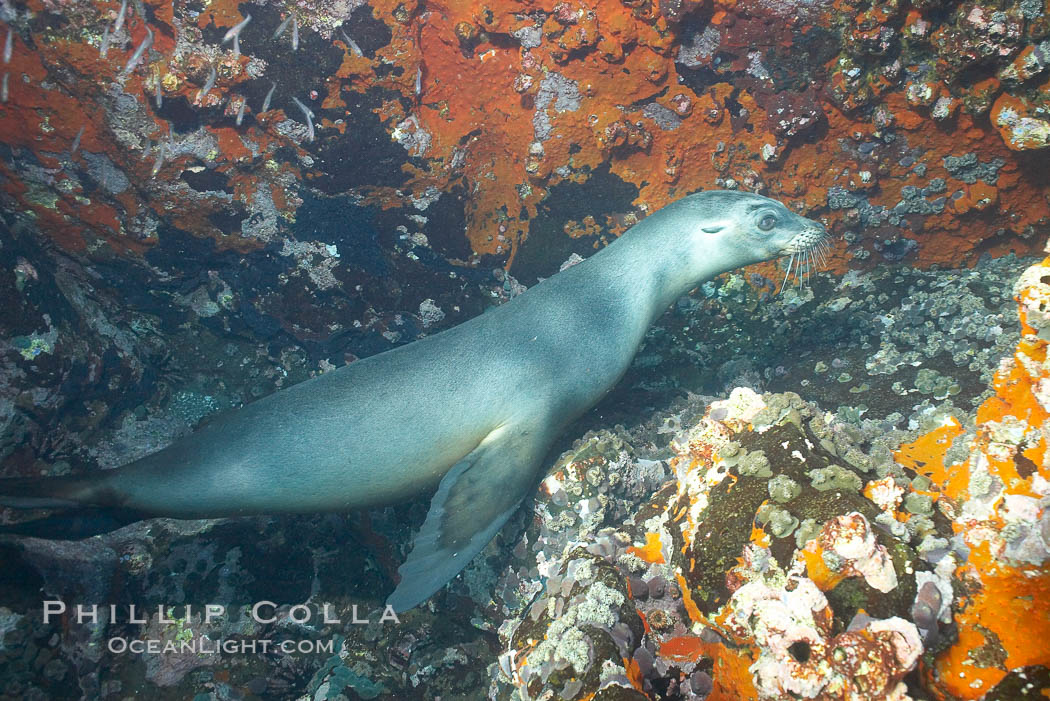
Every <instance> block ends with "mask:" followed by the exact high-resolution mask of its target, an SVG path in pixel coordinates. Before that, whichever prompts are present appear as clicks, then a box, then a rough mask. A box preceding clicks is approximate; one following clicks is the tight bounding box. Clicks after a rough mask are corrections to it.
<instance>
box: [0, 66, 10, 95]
mask: <svg viewBox="0 0 1050 701" xmlns="http://www.w3.org/2000/svg"><path fill="white" fill-rule="evenodd" d="M9 75H10V74H9V73H7V72H4V77H3V79H2V80H0V102H7V79H8V77H9Z"/></svg>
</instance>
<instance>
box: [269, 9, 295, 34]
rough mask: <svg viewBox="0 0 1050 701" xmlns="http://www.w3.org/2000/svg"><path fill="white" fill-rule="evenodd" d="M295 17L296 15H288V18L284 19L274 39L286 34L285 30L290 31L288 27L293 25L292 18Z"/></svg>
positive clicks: (278, 26)
mask: <svg viewBox="0 0 1050 701" xmlns="http://www.w3.org/2000/svg"><path fill="white" fill-rule="evenodd" d="M294 16H295V15H288V16H287V17H285V18H284V21H283V22H281V23H280V24H278V25H277V31H276V32H274V33H273V38H274V39H276V38H277V37H279V36H281V34H283V33H284V30H285V29H288V25H289V24H291V23H292V18H293V17H294Z"/></svg>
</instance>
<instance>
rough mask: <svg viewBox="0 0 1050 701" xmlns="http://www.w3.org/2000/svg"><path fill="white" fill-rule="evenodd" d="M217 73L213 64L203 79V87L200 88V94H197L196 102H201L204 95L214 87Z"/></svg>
mask: <svg viewBox="0 0 1050 701" xmlns="http://www.w3.org/2000/svg"><path fill="white" fill-rule="evenodd" d="M218 77H219V74H218V73H217V72H216V70H215V66H212V67H211V73H209V74H208V79H207V80H206V81H204V87H203V88H201V94H200V95H198V96H197V102H203V100H204V96H205V95H207V94H208V93H209V92H211V89H212V88H214V87H215V81H216V80H217V79H218Z"/></svg>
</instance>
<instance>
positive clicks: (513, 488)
mask: <svg viewBox="0 0 1050 701" xmlns="http://www.w3.org/2000/svg"><path fill="white" fill-rule="evenodd" d="M545 452H546V444H542V445H540V444H538V443H537V441H536V440H535V436H534V435H532V434H530V433H527V432H522V431H520V430H519V431H518V432H517V433H516V435H515V434H514V433H512V432H511V431H510V430H509V427H502V428H500V429H497V430H496V431H493V433H491V434H489V436H488V437H486V438H485V440H483V441H482V442H481V444H480V445H478V447H477V448H475V449H474V450H473V451H471V452H470V453H468V454H467V455H466V457H464V458H463V459H462V460H460V461H459V462H458V463H456V464H455V465H453V466H452V467H451V468H450V469H449V471H448V472H447V473H445V476H444V477H443V478H442V480H441V484H440V485H438V490H437V493H436V494H434V498H433V499H432V500H431V501H430V511H428V512H427V518H426V521H424V522H423V526H422V527H421V528H420V529H419V533H417V534H416V538H415V540H414V541H413V543H412V552H411V553H409V555H408V559H407V560H405V562H404V564H402V565H401V567H399V568H398V570H397V571H398V573H399V574H400V575H401V581H400V583H399V584H398V585H397V588H396V589H395V590H394V592H393V593H392V594H391V595H390V597H389V598H388V599H387V600H386V603H387V604H388V605H390V606H393V607H394V610H395V611H397V612H399V613H400V612H401V611H405V610H407V609H410V608H412V607H413V606H415V605H416V604H419V603H421V602H422V601H424V600H426V599H427V598H428V597H429V596H430V595H431V594H433V593H434V592H436V591H437V590H438V589H440V588H441V587H443V586H445V585H446V584H448V582H449V581H451V580H452V578H453V577H455V576H456V575H457V574H459V572H460V570H462V569H463V568H464V567H466V566H467V564H468V563H469V562H470V561H471V560H473V559H474V556H475V555H477V554H478V553H479V552H481V550H482V548H484V547H485V546H486V545H487V544H488V542H489V541H490V540H492V538H493V537H495V535H496V533H497V531H499V529H500V528H501V527H502V526H503V524H504V523H506V522H507V519H508V518H510V516H511V514H513V513H514V510H515V509H517V508H518V505H519V504H520V503H521V501H522V499H524V498H525V497H526V496H527V495H528V493H529V490H530V489H531V488H532V487H533V486H534V481H535V478H536V467H537V466H538V464H539V462H540V461H541V460H542V459H543V457H544V454H545Z"/></svg>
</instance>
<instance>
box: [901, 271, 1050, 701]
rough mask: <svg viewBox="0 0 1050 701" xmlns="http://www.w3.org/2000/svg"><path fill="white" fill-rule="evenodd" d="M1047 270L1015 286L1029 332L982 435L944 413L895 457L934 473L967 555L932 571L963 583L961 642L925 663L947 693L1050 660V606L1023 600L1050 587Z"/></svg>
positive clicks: (938, 549) (955, 542) (980, 691)
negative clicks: (1048, 645)
mask: <svg viewBox="0 0 1050 701" xmlns="http://www.w3.org/2000/svg"><path fill="white" fill-rule="evenodd" d="M1048 273H1050V259H1046V260H1044V261H1043V262H1041V263H1038V264H1036V265H1033V266H1031V267H1029V268H1028V269H1027V270H1025V271H1024V273H1023V274H1022V275H1021V276H1020V278H1019V279H1018V281H1017V283H1016V285H1015V286H1014V290H1013V292H1014V299H1015V300H1016V301H1017V304H1018V307H1019V310H1020V317H1021V327H1022V337H1021V340H1020V342H1019V343H1018V345H1017V348H1016V350H1015V352H1014V353H1013V355H1011V356H1008V357H1006V358H1003V359H1002V361H1001V362H1000V364H999V369H998V371H997V372H996V374H995V379H994V381H993V385H992V387H993V390H994V395H993V396H992V397H990V398H988V399H987V400H986V401H985V402H984V403H983V404H982V405H981V406H980V407H979V408H978V409H977V416H976V421H977V424H976V431H975V433H974V434H967V433H965V431H964V429H963V427H962V426H961V425H960V424H959V423H958V421H956V420H955V419H945V421H944V423H943V425H941V426H940V427H937V428H935V429H933V430H932V431H930V432H928V433H926V434H925V435H923V436H921V437H919V438H918V439H917V440H915V441H913V442H911V443H908V444H905V445H902V446H901V447H900V449H899V450H898V451H897V453H896V459H897V461H898V462H899V463H900V464H902V465H906V466H909V467H912V468H914V469H915V470H916V471H917V472H919V473H921V474H922V475H925V476H926V477H928V478H929V479H930V480H932V483H931V484H932V485H933V491H929V492H928V494H927V496H928V497H929V498H930V500H931V501H932V502H933V504H934V506H935V509H936V511H938V512H940V513H943V514H945V515H946V516H948V517H949V518H951V526H952V532H953V536H952V537H951V543H952V546H951V547H952V548H953V549H954V550H955V551H956V552H959V553H965V554H966V556H965V557H963V558H961V559H959V560H958V561H957V562H955V563H953V564H952V565H949V564H948V562H949V561H950V560H951V559H952V558H949V557H944V558H943V559H941V560H940V561H939V562H938V563H937V566H936V575H937V578H936V579H935V580H928V581H932V582H933V583H934V584H935V585H936V586H937V587H938V591H940V590H941V589H942V588H944V587H946V585H947V583H948V581H949V580H951V581H954V582H959V583H961V584H962V585H963V586H964V587H965V596H963V597H961V599H960V601H959V602H958V603H957V604H956V608H955V611H954V620H955V622H956V625H957V626H958V641H957V642H955V643H954V644H953V645H952V646H951V647H949V648H948V649H946V650H944V651H942V652H941V653H940V654H938V655H937V657H936V663H935V664H933V665H930V666H929V667H927V668H926V672H925V680H926V684H927V686H928V688H931V689H933V690H936V692H938V693H940V694H943V695H945V696H946V697H948V698H952V699H977V698H986V694H988V696H987V697H988V698H990V697H993V696H995V693H994V692H993V691H992V689H993V687H996V688H998V686H997V685H1004V684H1007V682H1006V680H1007V679H1009V678H1010V677H1011V676H1013V675H1020V674H1023V675H1025V676H1028V675H1031V677H1030V678H1032V679H1033V680H1034V679H1038V678H1040V676H1041V675H1043V676H1045V674H1046V669H1047V668H1048V667H1050V655H1048V654H1047V650H1046V646H1045V645H1042V644H1039V643H1038V642H1036V641H1041V640H1045V639H1046V637H1047V636H1048V635H1050V615H1048V613H1047V610H1046V607H1044V606H1031V605H1029V603H1028V602H1031V601H1046V600H1047V597H1048V596H1050V467H1048V463H1047V451H1046V440H1047V439H1046V430H1047V427H1048V426H1050V423H1048V421H1050V395H1048V394H1047V392H1046V388H1047V386H1050V384H1048V383H1050V380H1048V371H1047V367H1046V363H1045V360H1046V351H1047V347H1048V343H1050V337H1048V335H1047V334H1046V326H1047V314H1046V309H1047V304H1046V301H1047V300H1048V299H1050V285H1048V284H1047V281H1048V280H1050V277H1048ZM956 439H959V440H960V441H962V446H961V447H962V450H960V451H956V450H954V445H955V443H956ZM920 550H923V551H924V555H923V557H924V558H926V559H928V560H929V559H933V558H936V557H938V556H939V555H940V554H941V553H943V552H944V549H943V545H937V544H935V543H930V544H929V545H927V546H926V547H925V548H922V547H921V548H920ZM931 555H932V556H933V558H931ZM926 586H928V585H927V584H924V587H926ZM927 591H929V589H927ZM920 593H921V592H920ZM927 598H928V601H927V602H926V604H925V606H926V607H927V608H928V609H930V610H932V609H934V608H936V603H937V600H938V598H939V597H937V596H928V597H927ZM919 603H921V602H917V604H919ZM919 625H920V627H922V624H919ZM1007 686H1009V684H1007ZM1045 688H1046V687H1045V685H1044V687H1043V689H1044V691H1043V693H1045Z"/></svg>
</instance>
